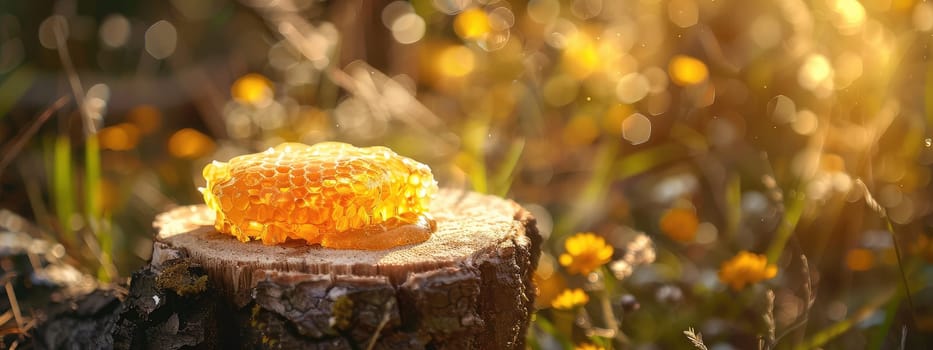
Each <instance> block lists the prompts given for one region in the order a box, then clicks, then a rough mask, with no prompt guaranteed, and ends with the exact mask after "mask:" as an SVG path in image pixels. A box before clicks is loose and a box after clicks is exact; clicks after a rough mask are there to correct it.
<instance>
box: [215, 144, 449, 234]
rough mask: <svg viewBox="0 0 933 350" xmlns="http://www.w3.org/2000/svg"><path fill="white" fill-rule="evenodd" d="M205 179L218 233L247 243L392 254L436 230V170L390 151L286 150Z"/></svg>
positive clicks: (236, 161) (235, 162)
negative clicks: (432, 208)
mask: <svg viewBox="0 0 933 350" xmlns="http://www.w3.org/2000/svg"><path fill="white" fill-rule="evenodd" d="M204 179H205V180H207V185H206V187H205V188H204V189H203V190H202V192H203V194H204V202H205V203H207V205H208V206H209V207H211V208H212V209H213V210H214V211H215V212H216V213H217V219H216V223H215V226H216V228H217V230H218V231H220V232H223V233H227V234H230V235H233V236H234V237H236V238H237V239H239V240H240V241H244V242H245V241H249V240H262V242H263V243H264V244H270V245H271V244H277V243H282V242H284V241H285V240H286V239H289V238H290V239H296V240H305V241H307V242H308V243H309V244H321V245H322V246H324V247H328V248H341V249H386V248H391V247H394V246H399V245H406V244H413V243H418V242H423V241H425V240H427V239H428V238H429V237H430V234H431V232H433V231H434V229H435V223H434V221H433V220H432V219H431V217H430V216H429V215H428V213H427V210H428V204H429V201H430V199H431V197H432V196H433V195H434V194H435V193H436V192H437V182H435V181H434V176H433V175H432V174H431V169H430V168H428V166H426V165H424V164H421V163H419V162H416V161H414V160H412V159H409V158H406V157H402V156H400V155H398V154H396V153H395V152H393V151H392V150H390V149H388V148H385V147H368V148H357V147H354V146H352V145H349V144H345V143H339V142H324V143H318V144H315V145H313V146H308V145H304V144H299V143H284V144H281V145H279V146H277V147H274V148H270V149H268V150H267V151H265V152H261V153H255V154H247V155H242V156H238V157H234V158H233V159H231V160H230V161H229V162H227V163H223V162H216V161H215V162H213V163H211V164H208V165H207V166H205V167H204Z"/></svg>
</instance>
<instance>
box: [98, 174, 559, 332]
mask: <svg viewBox="0 0 933 350" xmlns="http://www.w3.org/2000/svg"><path fill="white" fill-rule="evenodd" d="M431 214H432V215H433V216H434V217H435V219H436V220H437V223H438V225H437V226H438V230H437V232H435V233H434V234H433V235H432V236H431V238H430V239H429V240H428V241H425V242H423V243H420V244H414V245H409V246H403V247H396V248H392V249H388V250H381V251H362V250H336V249H327V248H322V247H320V246H318V245H313V246H309V245H307V244H305V243H303V242H286V244H284V245H279V246H265V245H262V244H261V243H260V242H249V243H243V242H239V241H237V240H236V239H234V238H233V237H231V236H228V235H224V234H221V233H218V232H217V231H216V230H214V228H213V216H212V214H211V211H209V210H207V208H206V207H205V206H203V205H197V206H187V207H180V208H176V209H174V210H171V211H168V212H166V213H163V214H161V215H159V216H158V217H157V218H156V220H155V223H154V225H155V226H156V229H157V236H156V242H155V244H154V248H153V257H152V262H151V264H150V266H149V267H147V268H146V269H144V270H143V271H141V272H138V273H137V275H134V280H133V285H132V286H131V288H130V296H129V300H130V301H128V303H127V309H128V311H127V312H125V313H124V317H122V318H121V322H120V323H119V325H118V327H117V328H118V330H117V335H116V336H115V342H116V344H117V345H118V347H120V346H123V347H153V346H155V347H164V346H166V344H165V343H164V342H165V341H173V342H175V343H172V344H176V343H177V344H176V345H178V346H182V345H185V346H196V347H205V348H220V347H223V348H228V347H249V348H254V347H263V348H311V349H522V348H524V343H525V338H524V337H525V334H526V330H527V326H528V321H529V316H530V314H531V311H532V307H533V305H534V303H533V300H534V294H535V292H534V287H533V285H532V281H531V276H532V273H533V272H534V269H535V267H536V265H537V260H538V255H539V252H540V245H541V236H540V235H539V234H538V231H537V228H536V227H535V220H534V218H533V217H532V216H531V214H530V213H529V212H528V211H526V210H524V209H522V208H521V207H520V206H519V205H517V204H516V203H514V202H512V201H508V200H503V199H501V198H498V197H493V196H486V195H480V194H476V193H471V192H464V191H457V190H442V191H441V192H440V193H439V194H438V196H437V198H436V199H435V200H434V202H433V203H432V207H431ZM153 296H154V297H153ZM160 296H161V297H160ZM133 300H136V301H137V302H136V303H135V304H134V303H133V302H132V301H133ZM153 301H154V302H153ZM171 304H174V305H171ZM180 306H184V307H180ZM159 310H162V311H159ZM141 324H145V325H143V326H140V325H141ZM153 330H154V331H153ZM147 332H148V333H147ZM182 335H185V336H182ZM181 340H184V341H183V343H184V344H181V343H179V342H180V341H181ZM160 342H162V343H160ZM172 344H168V345H169V347H173V346H171V345H172Z"/></svg>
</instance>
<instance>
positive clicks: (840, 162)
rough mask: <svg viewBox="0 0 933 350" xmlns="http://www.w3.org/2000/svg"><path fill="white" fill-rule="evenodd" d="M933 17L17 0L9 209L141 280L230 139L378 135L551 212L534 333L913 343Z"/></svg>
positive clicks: (110, 273)
mask: <svg viewBox="0 0 933 350" xmlns="http://www.w3.org/2000/svg"><path fill="white" fill-rule="evenodd" d="M931 30H933V4H929V3H926V2H922V1H916V0H862V1H858V0H812V1H804V0H777V1H772V2H754V1H700V0H669V1H661V0H632V1H610V0H567V1H557V0H529V1H521V0H514V1H505V0H413V1H411V2H406V1H387V0H377V1H313V0H241V1H239V2H227V1H220V0H197V1H194V0H187V1H186V0H172V1H168V2H125V1H115V0H108V1H95V2H84V1H82V2H78V1H76V0H59V1H51V0H37V1H6V2H2V3H0V147H2V149H0V164H10V165H9V166H7V167H5V168H0V171H2V173H0V185H2V187H0V207H3V208H8V209H11V210H13V211H15V212H18V213H21V214H23V215H27V216H29V217H31V218H32V219H33V220H35V222H37V223H38V224H39V226H41V227H42V228H43V229H44V231H45V232H46V233H47V234H50V235H52V236H54V237H55V238H56V239H57V240H58V241H59V242H61V243H62V244H64V246H65V247H66V248H67V251H68V254H69V255H70V256H72V257H73V258H75V261H80V262H82V266H83V267H84V268H85V269H86V270H87V271H88V272H95V273H97V275H98V276H99V277H100V278H101V279H110V278H118V277H121V276H122V277H123V278H125V277H126V276H128V275H129V274H130V272H131V271H132V270H133V269H135V268H137V267H138V266H139V265H140V264H142V263H143V262H144V261H145V259H148V257H149V254H150V251H151V228H150V225H151V219H152V217H153V216H154V215H155V214H156V213H158V212H161V211H162V210H164V209H166V208H167V207H170V206H172V205H178V204H188V203H197V202H198V201H199V200H200V199H199V195H198V192H197V191H196V188H197V187H198V186H200V185H203V179H202V178H201V177H200V169H201V168H202V167H203V166H204V164H206V163H208V162H209V161H211V160H213V159H220V160H225V159H228V158H230V157H232V156H234V155H237V154H242V153H246V152H253V151H257V150H261V149H264V148H267V147H270V146H274V145H276V144H278V143H281V142H285V141H295V142H303V143H308V144H312V143H316V142H320V141H325V140H339V141H345V142H350V143H353V144H356V145H358V146H365V145H386V146H389V147H391V148H393V149H394V150H396V151H397V152H399V153H400V154H403V155H406V156H409V157H412V158H415V159H417V160H419V161H422V162H425V163H427V164H429V165H431V166H432V168H433V170H434V172H435V176H436V178H438V179H439V180H440V181H441V184H442V186H448V187H457V188H470V189H473V190H476V191H481V192H487V193H493V194H498V195H503V196H507V197H509V198H513V199H515V200H516V201H519V202H521V203H522V204H524V205H525V206H526V207H527V208H528V209H529V210H531V211H532V212H533V213H534V214H535V216H536V217H537V218H538V223H539V226H540V229H541V231H542V233H543V234H544V235H545V236H546V237H547V238H548V239H547V241H546V243H545V252H544V254H543V255H542V260H541V263H540V266H539V269H538V271H537V273H536V276H535V278H536V281H537V282H538V287H539V297H538V300H537V305H538V306H539V307H540V308H541V310H540V311H539V312H538V314H537V315H536V320H535V321H534V325H533V327H532V329H531V334H530V335H529V341H530V344H531V345H532V347H535V348H542V349H553V348H559V347H571V346H576V347H577V348H613V347H619V346H625V345H638V346H643V347H640V348H665V349H666V348H690V347H692V346H694V344H699V345H703V344H706V345H709V346H710V348H717V349H728V348H743V349H744V348H754V347H758V346H761V347H766V348H772V347H777V348H792V347H793V348H797V347H800V348H810V347H820V346H827V347H829V348H846V349H847V348H863V347H871V348H877V347H879V346H881V345H885V346H897V345H898V344H900V342H901V341H902V336H901V334H902V332H901V330H902V329H906V330H907V331H906V334H908V337H907V341H908V344H911V345H913V344H922V342H923V341H925V340H927V341H928V340H929V339H930V336H929V334H930V332H931V331H933V314H931V313H930V310H931V307H933V297H930V296H929V295H933V290H931V286H930V285H929V281H930V280H931V278H933V270H931V268H930V265H929V262H930V261H933V253H931V252H933V243H931V242H933V239H931V234H933V232H931V224H933V221H931V220H930V211H931V209H933V208H931V196H930V195H931V184H930V178H931V166H930V164H931V163H933V149H931V146H933V141H931V140H933V139H931V132H930V130H929V128H930V125H931V121H933V119H931V117H930V115H931V114H930V112H929V110H930V109H933V104H931V103H933V102H931V101H933V66H931V65H930V64H929V63H928V60H929V56H930V50H931V49H930V41H931V40H933V37H931V36H930V35H929V33H930V31H931ZM62 96H71V97H72V98H73V100H74V101H76V103H70V104H67V105H64V107H62V108H50V110H51V111H52V113H54V114H53V118H39V117H37V116H38V115H40V113H41V112H42V111H43V110H46V109H47V108H49V106H51V105H53V102H54V101H56V100H58V99H59V98H60V97H62ZM46 120H47V122H46ZM34 128H38V132H29V130H31V129H34ZM18 144H20V145H23V146H22V147H21V146H17V145H18ZM577 232H594V233H596V235H598V237H594V238H593V239H589V242H591V243H592V244H593V245H594V246H583V245H582V244H583V243H579V242H582V241H579V240H577V241H573V240H568V238H570V237H578V236H571V235H573V234H575V233H577ZM595 238H599V239H598V240H597V239H595ZM597 241H601V243H599V242H597ZM575 242H577V243H575ZM597 243H599V244H601V246H596V245H597ZM565 247H566V248H565ZM575 251H576V253H575ZM604 251H609V252H610V254H609V255H611V256H610V257H609V258H608V259H603V258H602V255H603V254H602V252H604ZM581 252H592V254H590V255H592V256H594V259H596V260H594V261H595V263H593V261H591V262H589V263H587V264H585V265H586V267H587V268H586V269H580V270H581V271H582V270H586V272H585V273H584V274H583V275H579V274H576V273H573V274H572V273H570V271H568V270H567V269H566V268H565V267H564V266H570V267H574V266H577V267H580V266H582V265H580V264H579V263H578V264H572V262H573V261H571V263H567V264H564V260H566V259H565V258H564V257H563V256H568V257H570V256H580V254H582V253H581ZM740 252H742V253H740ZM747 252H752V253H754V254H762V255H754V258H752V255H743V254H749V253H747ZM568 254H569V255H568ZM562 255H563V256H562ZM742 256H746V258H741V257H742ZM801 256H803V257H804V258H802V257H801ZM558 257H559V258H558ZM733 257H735V258H734V259H737V260H732V261H733V263H729V262H727V261H730V259H733ZM741 259H745V260H742V261H745V265H742V266H744V267H742V266H739V267H734V266H733V265H741V264H739V263H737V262H734V261H738V260H741ZM765 259H766V260H765ZM558 260H560V261H558ZM571 260H572V259H571ZM724 263H725V264H726V265H723V264H724ZM594 264H595V265H594ZM590 265H593V266H590ZM727 265H728V266H732V267H730V268H729V272H728V273H726V275H728V276H729V277H728V278H726V279H725V280H724V281H720V280H719V277H721V276H723V274H721V273H720V272H719V269H720V267H721V266H723V267H725V266H727ZM771 268H776V270H777V271H776V273H771V272H772V271H771ZM574 272H577V271H576V270H574ZM743 274H745V275H743ZM735 281H743V282H744V281H748V282H756V283H751V284H750V285H747V286H744V288H729V287H728V284H729V283H734V285H737V284H735V283H738V282H735ZM742 284H744V283H742ZM905 286H909V287H910V288H909V290H910V291H911V292H912V293H911V294H910V295H912V297H911V298H908V295H909V294H907V290H906V289H905ZM571 290H572V291H573V292H572V293H571V292H569V291H571ZM565 291H567V292H565ZM578 291H580V292H578ZM581 292H584V293H586V294H583V296H586V297H585V298H584V297H582V296H581V294H580V293H581ZM562 293H563V294H562ZM567 293H571V294H567ZM555 298H557V299H555ZM552 305H563V306H567V307H560V308H559V309H560V310H557V309H554V308H552V307H551V306H552ZM694 328H695V329H696V332H695V333H694V331H693V329H694ZM688 329H689V330H690V331H689V332H688V333H687V334H688V336H689V339H688V337H685V336H684V332H685V331H687V330H688Z"/></svg>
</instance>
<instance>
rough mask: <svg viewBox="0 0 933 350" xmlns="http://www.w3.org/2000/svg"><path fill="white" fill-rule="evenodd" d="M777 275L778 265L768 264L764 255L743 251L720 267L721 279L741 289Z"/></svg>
mask: <svg viewBox="0 0 933 350" xmlns="http://www.w3.org/2000/svg"><path fill="white" fill-rule="evenodd" d="M775 275H777V267H776V266H774V265H773V264H768V258H767V257H765V256H764V255H760V254H755V253H751V252H747V251H741V252H739V254H738V255H736V256H735V257H733V258H732V259H729V260H727V261H725V262H723V263H722V266H721V267H720V268H719V280H720V281H722V283H725V284H728V285H729V286H730V287H732V289H733V290H736V291H739V290H742V289H743V288H745V285H747V284H751V283H757V282H760V281H763V280H766V279H770V278H773V277H774V276H775Z"/></svg>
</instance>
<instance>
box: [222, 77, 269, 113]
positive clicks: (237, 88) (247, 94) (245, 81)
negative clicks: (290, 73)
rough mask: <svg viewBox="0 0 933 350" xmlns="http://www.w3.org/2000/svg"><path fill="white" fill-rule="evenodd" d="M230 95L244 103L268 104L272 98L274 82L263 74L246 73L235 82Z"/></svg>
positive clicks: (254, 104)
mask: <svg viewBox="0 0 933 350" xmlns="http://www.w3.org/2000/svg"><path fill="white" fill-rule="evenodd" d="M230 95H231V96H233V99H234V100H236V101H237V102H240V103H242V104H244V105H252V106H264V105H268V104H269V102H271V100H272V82H271V81H269V79H267V78H266V77H264V76H262V75H261V74H256V73H250V74H246V75H244V76H242V77H240V78H238V79H237V80H236V81H235V82H233V86H232V87H230Z"/></svg>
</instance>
